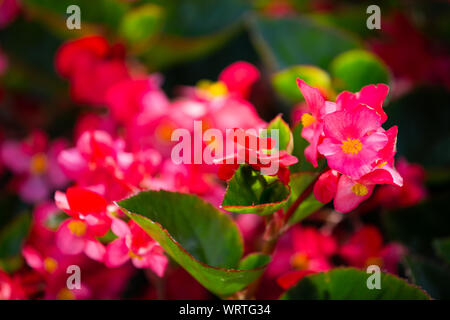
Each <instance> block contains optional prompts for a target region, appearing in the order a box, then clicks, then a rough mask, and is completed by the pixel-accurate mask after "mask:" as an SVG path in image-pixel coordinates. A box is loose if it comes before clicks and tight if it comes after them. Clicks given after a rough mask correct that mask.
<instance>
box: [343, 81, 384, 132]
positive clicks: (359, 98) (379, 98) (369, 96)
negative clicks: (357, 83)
mask: <svg viewBox="0 0 450 320" xmlns="http://www.w3.org/2000/svg"><path fill="white" fill-rule="evenodd" d="M388 92H389V87H388V86H387V85H385V84H382V83H380V84H378V85H374V84H371V85H368V86H365V87H363V88H362V89H361V90H360V91H359V92H357V93H352V92H348V91H343V92H341V93H340V94H339V95H338V96H337V98H336V105H337V109H338V110H342V109H345V110H354V109H355V108H357V107H359V105H360V104H365V105H367V106H369V107H370V108H372V109H374V110H375V112H376V113H377V114H378V115H379V116H380V117H381V123H384V122H385V121H386V119H387V115H386V113H385V112H384V110H383V102H384V100H385V99H386V96H387V94H388Z"/></svg>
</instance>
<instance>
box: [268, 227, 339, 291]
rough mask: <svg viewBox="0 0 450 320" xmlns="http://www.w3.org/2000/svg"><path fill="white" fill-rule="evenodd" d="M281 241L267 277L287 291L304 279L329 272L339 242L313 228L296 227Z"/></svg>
mask: <svg viewBox="0 0 450 320" xmlns="http://www.w3.org/2000/svg"><path fill="white" fill-rule="evenodd" d="M285 240H286V241H283V239H282V240H280V242H279V244H278V246H277V248H276V250H275V254H274V256H273V259H272V262H271V263H270V264H269V266H268V269H267V273H268V275H269V276H270V277H274V278H276V279H277V282H278V284H279V285H280V286H281V287H282V288H284V289H287V288H289V287H290V286H292V285H293V284H295V283H296V282H297V281H298V280H300V279H301V278H302V277H304V276H306V275H308V274H311V273H314V272H322V271H328V270H330V269H331V268H332V264H331V262H330V258H331V256H332V255H333V254H335V253H336V252H337V243H336V240H335V239H334V238H333V237H332V236H330V235H326V234H323V233H321V232H320V231H319V230H317V229H315V228H312V227H301V228H300V227H295V228H293V229H292V231H291V232H290V233H288V235H287V236H286V239H285Z"/></svg>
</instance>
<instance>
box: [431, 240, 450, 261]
mask: <svg viewBox="0 0 450 320" xmlns="http://www.w3.org/2000/svg"><path fill="white" fill-rule="evenodd" d="M433 245H434V248H435V250H436V252H437V254H438V255H439V256H440V257H441V258H442V259H444V261H445V262H447V263H448V264H450V238H445V239H438V240H435V241H434V242H433Z"/></svg>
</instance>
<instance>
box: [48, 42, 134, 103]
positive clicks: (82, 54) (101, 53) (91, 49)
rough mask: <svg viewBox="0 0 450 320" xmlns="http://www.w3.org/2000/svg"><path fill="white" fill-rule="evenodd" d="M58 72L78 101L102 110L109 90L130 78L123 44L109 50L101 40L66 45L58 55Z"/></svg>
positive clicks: (110, 47)
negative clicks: (65, 79)
mask: <svg viewBox="0 0 450 320" xmlns="http://www.w3.org/2000/svg"><path fill="white" fill-rule="evenodd" d="M55 66H56V70H57V71H58V72H59V74H61V75H62V76H64V77H67V78H68V79H69V81H70V84H71V94H72V97H73V99H74V100H75V101H77V102H80V103H89V104H92V105H98V106H101V105H103V104H104V103H105V100H106V93H107V91H108V89H109V88H110V87H111V86H112V85H114V84H115V83H118V82H119V81H122V80H124V79H127V78H129V76H130V75H129V72H128V68H127V66H126V65H125V61H124V50H123V47H122V46H121V45H120V44H117V45H113V46H109V44H108V43H107V41H106V40H105V39H104V38H103V37H101V36H87V37H84V38H80V39H76V40H72V41H69V42H66V43H65V44H63V45H62V46H61V47H60V48H59V50H58V52H57V54H56V62H55Z"/></svg>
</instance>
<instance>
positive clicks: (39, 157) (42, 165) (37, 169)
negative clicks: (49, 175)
mask: <svg viewBox="0 0 450 320" xmlns="http://www.w3.org/2000/svg"><path fill="white" fill-rule="evenodd" d="M30 171H31V172H32V173H33V174H43V173H45V172H46V171H47V156H46V155H45V154H43V153H37V154H35V155H34V156H33V157H32V158H31V164H30Z"/></svg>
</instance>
